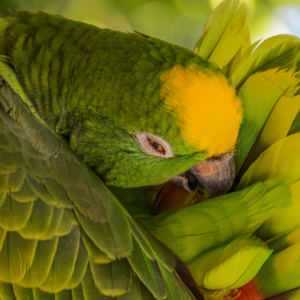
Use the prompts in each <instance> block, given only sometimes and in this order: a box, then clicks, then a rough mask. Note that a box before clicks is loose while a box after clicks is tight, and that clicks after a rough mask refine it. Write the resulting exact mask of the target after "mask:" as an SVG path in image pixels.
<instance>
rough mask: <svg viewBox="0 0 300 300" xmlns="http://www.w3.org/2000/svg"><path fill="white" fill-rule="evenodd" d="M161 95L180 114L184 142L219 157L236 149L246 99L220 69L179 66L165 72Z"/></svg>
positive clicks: (170, 108) (178, 120) (170, 107)
mask: <svg viewBox="0 0 300 300" xmlns="http://www.w3.org/2000/svg"><path fill="white" fill-rule="evenodd" d="M161 85H162V87H161V91H160V97H161V98H162V99H164V101H165V103H166V106H167V109H168V110H170V111H174V112H176V113H177V116H178V117H177V125H178V126H179V128H180V129H181V135H182V138H183V139H184V141H185V142H186V143H187V144H188V145H190V146H192V147H196V148H197V149H198V151H200V152H203V151H207V152H208V155H209V156H216V155H219V154H222V153H226V152H228V151H231V150H233V149H234V146H235V143H236V139H237V136H238V132H239V127H240V123H241V121H242V101H241V99H240V98H239V97H237V96H236V94H235V88H234V87H233V86H230V85H229V84H228V82H227V79H226V77H225V76H224V75H222V74H221V73H220V72H211V71H210V70H208V69H201V68H200V67H199V66H198V65H197V64H191V65H190V66H189V67H188V68H185V67H184V66H182V65H176V66H174V67H173V68H172V69H171V70H168V71H166V72H165V73H163V75H162V78H161Z"/></svg>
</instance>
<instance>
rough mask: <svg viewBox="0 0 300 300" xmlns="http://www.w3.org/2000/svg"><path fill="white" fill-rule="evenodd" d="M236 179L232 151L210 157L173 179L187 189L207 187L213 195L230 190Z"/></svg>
mask: <svg viewBox="0 0 300 300" xmlns="http://www.w3.org/2000/svg"><path fill="white" fill-rule="evenodd" d="M234 179H235V162H234V158H233V156H232V154H231V153H226V154H223V155H220V156H219V157H213V158H209V159H207V160H204V161H202V162H199V163H197V164H196V165H194V166H193V167H192V168H191V169H190V170H188V171H187V172H185V173H184V174H180V175H176V176H175V177H173V178H172V179H171V181H172V182H173V183H174V184H176V185H179V186H181V187H182V188H184V189H185V190H187V191H191V190H193V189H194V188H196V187H197V186H198V187H200V188H202V189H205V188H206V189H207V190H208V191H209V192H210V194H211V196H212V197H216V196H220V195H223V194H225V193H226V192H228V190H229V189H230V187H231V186H232V184H233V182H234Z"/></svg>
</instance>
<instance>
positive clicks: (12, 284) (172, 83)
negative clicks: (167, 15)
mask: <svg viewBox="0 0 300 300" xmlns="http://www.w3.org/2000/svg"><path fill="white" fill-rule="evenodd" d="M247 16H248V11H247V8H246V6H245V4H243V3H241V2H240V1H238V0H226V1H224V2H223V3H221V5H220V6H219V7H218V8H217V9H216V10H215V12H214V13H213V14H212V16H211V17H210V19H209V20H208V23H207V25H206V27H205V28H204V30H203V34H202V36H201V38H200V40H199V42H198V43H197V45H196V47H195V49H194V52H192V51H190V50H188V49H185V48H182V47H179V46H175V45H171V44H169V43H167V42H164V41H161V40H158V39H155V38H152V37H149V36H146V35H143V34H136V33H135V34H131V33H126V34H125V33H120V32H116V31H112V30H108V29H99V28H97V27H95V26H92V25H88V24H84V23H80V22H76V21H72V20H68V19H66V18H64V17H61V16H54V15H51V14H48V13H44V12H40V13H31V12H25V11H19V12H14V13H13V15H12V16H11V17H7V18H2V19H1V20H0V76H1V78H0V298H1V300H27V299H30V300H31V299H32V300H42V299H43V300H44V299H46V300H47V299H49V300H50V299H51V300H52V299H53V300H54V299H63V300H68V299H70V300H95V299H96V300H97V299H99V300H102V299H103V300H109V299H115V300H132V299H134V300H150V299H166V300H193V299H202V297H201V295H200V294H199V292H197V289H199V291H200V292H201V293H202V294H203V295H204V297H205V299H231V298H234V297H238V299H247V298H245V297H248V296H249V297H250V298H251V297H252V298H251V299H267V298H268V297H270V296H276V295H278V294H281V293H289V291H290V290H291V289H297V288H298V287H300V282H299V280H298V277H299V276H294V274H298V272H299V270H298V264H297V263H296V264H294V262H295V261H296V260H297V257H298V256H299V253H300V252H299V245H298V244H299V238H298V236H299V233H298V228H299V225H300V224H299V222H298V221H297V219H298V218H297V208H298V206H299V204H298V202H299V201H298V198H299V197H298V196H299V191H298V190H299V184H298V178H299V171H298V170H299V168H298V167H297V166H298V165H299V164H298V157H297V154H298V152H299V149H298V148H299V139H300V136H299V133H298V132H299V130H298V129H299V128H298V127H299V126H298V125H299V124H298V123H299V122H298V121H299V120H298V119H299V116H298V111H299V108H300V107H299V103H300V102H299V96H298V95H297V93H298V81H299V75H298V73H297V72H298V66H297V62H298V60H299V53H300V52H299V45H300V43H299V39H298V38H296V37H293V36H277V37H273V38H270V39H267V40H265V41H263V42H257V43H254V44H253V45H251V38H250V30H249V24H248V21H247ZM242 110H243V111H244V112H243V113H242ZM278 122H280V124H282V126H278V125H277V123H278ZM240 124H241V127H240ZM239 128H240V129H239ZM238 133H239V135H238ZM139 135H145V136H144V138H146V142H147V143H148V144H149V145H148V144H147V145H148V146H149V147H152V148H153V149H152V150H153V151H151V152H149V151H148V152H147V150H146V148H144V147H143V143H141V142H140V140H139V138H138V136H139ZM150 137H151V138H150ZM155 138H157V139H155ZM159 141H163V145H166V146H168V147H170V149H171V151H168V152H167V153H168V156H166V157H164V150H165V149H162V148H163V147H162V145H160V143H159ZM155 151H156V152H157V155H155V153H156V152H155ZM158 152H159V153H158ZM228 152H233V154H234V155H235V161H236V165H237V171H238V174H237V177H236V180H235V185H234V186H233V187H232V190H231V191H230V193H228V194H226V195H223V196H218V197H214V198H211V199H207V198H209V197H210V195H211V194H212V195H214V194H213V192H210V191H209V192H208V191H207V190H204V192H202V193H201V191H200V190H201V188H204V189H205V185H204V186H201V182H200V183H197V184H198V187H197V184H196V186H192V184H191V181H189V180H191V179H192V182H195V179H194V178H193V177H192V175H191V173H189V172H190V171H189V169H190V168H192V167H193V166H194V165H196V164H201V161H203V160H204V159H208V160H206V163H208V164H213V163H215V161H217V162H218V156H220V157H222V155H225V154H226V155H228ZM153 153H154V154H153ZM211 157H214V159H210V158H211ZM228 157H229V158H228V159H232V155H229V156H228ZM219 162H220V160H219ZM174 176H179V177H180V178H181V179H182V180H183V182H185V184H186V185H187V186H188V189H189V190H190V189H194V188H195V187H196V189H194V191H192V192H191V193H190V194H188V196H187V192H184V193H177V195H176V197H175V198H176V204H173V202H172V197H171V194H172V193H169V192H166V189H165V190H163V191H162V192H161V194H160V195H161V197H159V198H156V200H155V197H156V195H157V194H158V191H159V187H156V188H148V186H151V185H158V184H161V183H164V182H166V181H168V180H170V179H172V178H174ZM224 176H225V177H226V175H224ZM221 177H222V176H221ZM212 178H213V176H212ZM177 180H178V177H177ZM184 180H186V181H184ZM168 186H169V188H170V187H171V188H172V185H167V186H166V187H168ZM199 187H200V188H199ZM175 192H176V190H175ZM203 194H204V195H203ZM164 198H167V200H168V201H166V202H165V203H162V204H161V203H159V201H163V200H164ZM180 198H183V199H182V201H181V199H180ZM153 199H154V200H153ZM157 199H158V200H157ZM151 201H152V202H151ZM153 201H154V202H155V201H158V202H155V203H156V204H155V205H152V204H153ZM151 205H152V206H151ZM160 208H163V209H162V210H163V211H164V213H159V209H160ZM178 258H179V259H180V260H181V261H183V262H184V263H185V264H186V266H187V267H188V269H189V272H190V273H191V275H192V276H193V277H194V278H193V279H191V275H190V274H189V272H188V271H186V270H185V271H186V272H187V273H188V276H187V277H188V280H186V281H185V282H183V277H182V278H180V268H179V267H178ZM270 272H273V274H272V276H268V274H269V273H270ZM189 281H190V282H189ZM194 281H195V282H196V284H197V286H196V284H195V282H194ZM192 291H193V294H194V295H193V294H192ZM287 295H289V296H287V297H290V298H286V299H292V298H291V297H297V291H295V292H294V294H293V293H292V294H290V293H289V294H287ZM295 295H296V296H295ZM280 297H281V296H280ZM282 299H285V298H282Z"/></svg>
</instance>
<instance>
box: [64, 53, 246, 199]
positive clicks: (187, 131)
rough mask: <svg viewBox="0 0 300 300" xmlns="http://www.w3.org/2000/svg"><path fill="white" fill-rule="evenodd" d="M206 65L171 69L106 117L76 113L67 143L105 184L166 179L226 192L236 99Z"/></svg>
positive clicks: (237, 118) (238, 109) (237, 119)
mask: <svg viewBox="0 0 300 300" xmlns="http://www.w3.org/2000/svg"><path fill="white" fill-rule="evenodd" d="M201 61H202V59H201ZM211 69H212V68H203V66H202V65H200V64H197V63H192V64H190V65H189V66H188V67H186V66H184V65H181V64H177V65H175V66H173V67H172V68H170V69H168V70H166V71H164V72H163V73H162V74H161V75H160V78H159V85H158V88H157V89H155V90H154V91H153V89H149V93H150V94H149V95H147V94H146V96H144V97H139V96H137V98H134V97H133V98H132V97H131V98H129V99H126V95H125V96H124V97H123V99H122V101H123V103H127V105H122V107H121V108H119V110H118V111H116V112H115V113H114V115H113V116H111V115H110V117H107V115H105V112H103V114H104V116H102V115H101V114H102V113H101V112H99V110H97V111H96V112H95V114H91V113H90V114H89V116H88V117H87V118H83V119H84V122H85V124H84V126H79V128H80V132H79V134H78V135H77V137H76V131H74V132H73V135H71V138H70V140H71V145H73V146H74V145H75V148H76V151H77V153H78V154H79V155H80V156H82V157H83V158H84V160H85V162H87V163H88V164H89V165H90V166H91V167H92V168H93V169H94V170H95V171H96V173H97V174H98V175H100V177H101V178H102V179H103V180H104V182H105V183H106V184H107V185H110V186H115V187H125V188H132V187H141V186H149V185H158V184H161V183H164V182H166V181H169V180H171V181H172V182H173V183H175V184H176V185H179V186H181V187H183V188H184V189H185V190H187V191H190V190H192V189H194V188H195V187H196V186H199V187H201V188H204V187H206V188H207V189H208V190H209V191H210V192H211V194H222V193H225V192H226V191H227V190H228V189H229V188H230V186H231V184H232V182H233V180H234V177H235V164H234V160H233V151H234V147H235V143H236V139H237V136H238V131H239V126H240V123H241V120H242V104H241V100H240V99H239V98H238V97H237V96H236V94H235V88H234V87H233V86H232V85H231V84H230V83H229V82H228V81H229V80H228V79H227V78H226V77H225V76H224V75H223V74H222V73H221V72H220V71H219V70H218V69H216V70H211ZM107 109H111V107H108V108H107ZM83 128H84V130H82V129H83ZM72 140H74V142H73V143H72Z"/></svg>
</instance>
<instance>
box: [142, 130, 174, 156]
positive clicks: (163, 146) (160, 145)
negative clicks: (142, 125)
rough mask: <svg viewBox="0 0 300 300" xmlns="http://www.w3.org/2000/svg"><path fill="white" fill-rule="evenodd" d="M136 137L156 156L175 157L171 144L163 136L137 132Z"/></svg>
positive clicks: (144, 147) (146, 149) (147, 150)
mask: <svg viewBox="0 0 300 300" xmlns="http://www.w3.org/2000/svg"><path fill="white" fill-rule="evenodd" d="M136 138H137V139H138V141H139V143H140V144H141V146H142V147H143V149H144V150H145V151H146V152H148V153H150V154H152V155H155V156H159V157H173V156H174V154H173V152H172V149H171V146H170V145H169V144H168V143H167V142H165V141H164V140H162V139H161V138H159V137H157V136H154V135H150V134H147V133H141V134H137V135H136Z"/></svg>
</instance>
